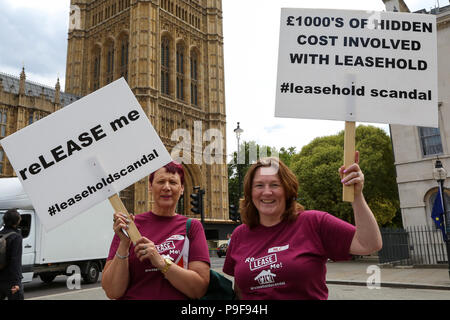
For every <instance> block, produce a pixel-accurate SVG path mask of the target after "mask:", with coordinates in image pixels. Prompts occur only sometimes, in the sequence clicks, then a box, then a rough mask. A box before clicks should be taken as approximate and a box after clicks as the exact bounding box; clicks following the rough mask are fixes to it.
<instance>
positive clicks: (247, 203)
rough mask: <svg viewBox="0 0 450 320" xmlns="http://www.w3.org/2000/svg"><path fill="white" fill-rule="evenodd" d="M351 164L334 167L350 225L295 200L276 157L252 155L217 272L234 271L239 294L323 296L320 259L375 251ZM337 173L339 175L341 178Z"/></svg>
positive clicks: (377, 244)
mask: <svg viewBox="0 0 450 320" xmlns="http://www.w3.org/2000/svg"><path fill="white" fill-rule="evenodd" d="M355 159H356V161H355V162H356V163H354V164H352V165H351V166H349V167H348V168H344V166H342V167H341V168H340V169H339V174H340V175H341V179H342V180H341V182H342V183H343V184H345V185H354V186H355V200H354V202H353V203H352V206H353V211H354V215H355V226H353V225H351V224H349V223H347V222H345V221H342V220H340V219H338V218H336V217H334V216H332V215H331V214H329V213H326V212H321V211H315V210H309V211H305V210H304V208H303V207H302V206H301V205H300V204H298V203H297V202H296V197H297V190H298V181H297V178H296V176H295V175H294V173H293V172H292V171H291V170H290V169H289V168H288V167H287V166H286V165H285V164H284V163H283V162H282V161H280V160H279V159H277V158H264V159H260V160H258V161H257V162H256V163H255V164H253V165H252V166H251V167H250V169H249V170H248V172H247V174H246V176H245V179H244V199H243V200H242V202H241V206H240V207H241V217H242V222H243V224H242V225H241V226H239V227H238V228H236V229H235V231H234V232H233V235H232V240H231V242H230V246H229V247H228V250H227V257H226V259H225V263H224V267H223V271H224V272H225V273H227V274H229V275H231V276H234V280H235V282H234V288H235V291H236V294H237V296H238V297H241V298H242V299H327V298H328V289H327V286H326V282H325V280H326V262H327V260H328V259H331V260H334V261H338V260H348V259H350V258H351V255H352V254H353V255H364V254H370V253H372V252H375V251H378V250H380V249H381V246H382V241H381V234H380V231H379V228H378V224H377V222H376V220H375V217H374V216H373V213H372V211H371V210H370V208H369V207H368V205H367V203H366V201H365V199H364V196H363V194H362V189H363V186H364V175H363V173H362V172H361V169H360V167H359V165H358V163H359V153H358V152H356V157H355ZM344 173H345V174H347V176H346V177H345V178H344Z"/></svg>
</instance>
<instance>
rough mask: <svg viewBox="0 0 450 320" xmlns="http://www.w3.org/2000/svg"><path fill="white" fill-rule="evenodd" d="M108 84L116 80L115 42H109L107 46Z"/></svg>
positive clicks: (106, 76) (106, 77)
mask: <svg viewBox="0 0 450 320" xmlns="http://www.w3.org/2000/svg"><path fill="white" fill-rule="evenodd" d="M105 80H106V84H108V83H111V82H113V80H114V43H113V42H109V43H108V45H107V47H106V75H105Z"/></svg>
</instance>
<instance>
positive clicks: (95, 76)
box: [92, 47, 101, 91]
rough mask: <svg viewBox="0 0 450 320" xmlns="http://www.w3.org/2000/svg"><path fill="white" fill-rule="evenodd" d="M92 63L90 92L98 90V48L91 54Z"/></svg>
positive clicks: (99, 59) (99, 61) (99, 58)
mask: <svg viewBox="0 0 450 320" xmlns="http://www.w3.org/2000/svg"><path fill="white" fill-rule="evenodd" d="M92 59H93V60H92V61H93V63H92V91H95V90H97V89H99V88H100V63H101V54H100V48H99V47H97V48H96V49H95V50H94V53H93V58H92Z"/></svg>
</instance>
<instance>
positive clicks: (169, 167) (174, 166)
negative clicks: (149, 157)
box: [148, 161, 184, 186]
mask: <svg viewBox="0 0 450 320" xmlns="http://www.w3.org/2000/svg"><path fill="white" fill-rule="evenodd" d="M163 168H165V169H166V171H167V172H169V173H173V174H175V173H178V175H179V176H180V181H181V185H182V186H184V169H183V166H182V165H181V164H179V163H177V162H175V161H172V162H169V163H168V164H166V165H165V166H164V167H163ZM158 170H159V169H158ZM158 170H156V171H158ZM156 171H154V172H152V174H151V175H150V177H149V179H148V180H149V181H150V184H153V179H154V178H155V172H156Z"/></svg>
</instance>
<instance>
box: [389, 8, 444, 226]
mask: <svg viewBox="0 0 450 320" xmlns="http://www.w3.org/2000/svg"><path fill="white" fill-rule="evenodd" d="M383 1H384V2H385V3H386V7H387V9H388V10H390V8H389V7H388V5H391V6H392V5H393V4H394V5H395V4H397V5H396V8H400V11H405V12H409V9H408V8H407V6H406V5H405V4H404V2H403V1H398V0H383ZM417 13H422V14H434V15H436V21H437V51H438V56H437V59H438V95H439V96H438V103H439V104H438V113H439V128H425V127H417V126H402V125H390V132H391V137H392V143H393V150H394V156H395V166H396V171H397V184H398V190H399V197H400V208H401V211H402V221H403V226H404V227H411V226H429V227H433V226H434V222H433V220H432V219H431V210H432V207H433V203H434V199H435V197H436V195H437V191H438V184H437V182H436V180H435V179H434V178H433V169H434V167H435V163H436V160H437V159H439V160H440V161H441V162H442V164H443V167H444V168H445V169H446V170H447V173H448V174H450V61H449V59H448V57H449V53H450V6H445V7H441V8H435V9H433V10H431V11H427V10H420V11H418V12H417ZM405 116H407V115H405ZM447 176H448V175H447ZM449 183H450V179H449V178H447V179H446V181H445V187H446V190H445V191H446V197H445V198H446V203H447V208H450V186H449Z"/></svg>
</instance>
